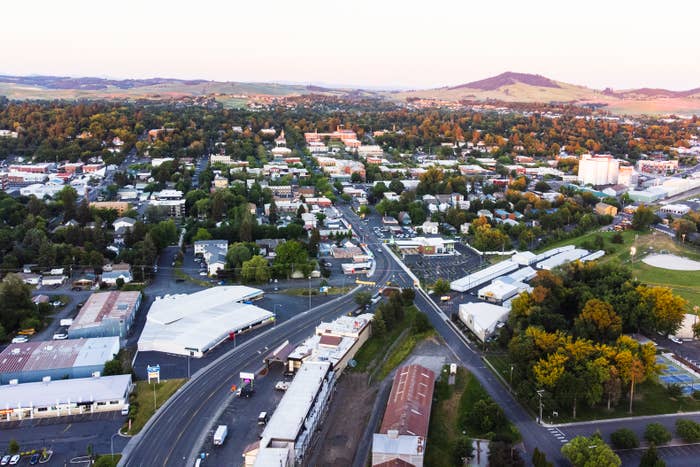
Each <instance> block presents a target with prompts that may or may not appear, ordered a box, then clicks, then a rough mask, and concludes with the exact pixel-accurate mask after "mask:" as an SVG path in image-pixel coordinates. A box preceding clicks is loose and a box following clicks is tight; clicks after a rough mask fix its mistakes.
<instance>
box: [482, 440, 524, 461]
mask: <svg viewBox="0 0 700 467" xmlns="http://www.w3.org/2000/svg"><path fill="white" fill-rule="evenodd" d="M489 465H494V466H495V465H498V466H503V467H525V461H523V458H522V457H521V456H520V450H518V449H515V448H514V447H513V445H512V444H510V443H506V442H503V441H491V442H490V443H489Z"/></svg>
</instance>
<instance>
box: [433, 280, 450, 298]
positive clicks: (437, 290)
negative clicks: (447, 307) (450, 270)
mask: <svg viewBox="0 0 700 467" xmlns="http://www.w3.org/2000/svg"><path fill="white" fill-rule="evenodd" d="M449 291H450V283H449V282H447V280H445V279H442V278H440V279H438V280H436V281H435V284H433V293H434V294H435V295H443V294H446V293H448V292H449Z"/></svg>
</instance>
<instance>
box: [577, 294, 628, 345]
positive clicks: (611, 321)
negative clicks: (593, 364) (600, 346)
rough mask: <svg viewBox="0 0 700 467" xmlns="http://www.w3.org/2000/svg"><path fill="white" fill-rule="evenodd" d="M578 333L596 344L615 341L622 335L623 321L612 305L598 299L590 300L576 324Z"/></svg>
mask: <svg viewBox="0 0 700 467" xmlns="http://www.w3.org/2000/svg"><path fill="white" fill-rule="evenodd" d="M574 328H575V329H576V333H577V334H578V335H579V336H581V337H584V338H587V339H592V340H594V341H596V342H607V341H613V340H615V339H617V338H618V336H619V335H620V334H621V333H622V319H621V318H620V317H619V316H618V315H617V314H616V313H615V310H613V307H612V305H610V304H609V303H607V302H604V301H602V300H599V299H597V298H593V299H591V300H588V301H587V302H586V304H585V305H584V307H583V310H582V311H581V314H580V315H579V316H578V318H576V321H575V322H574Z"/></svg>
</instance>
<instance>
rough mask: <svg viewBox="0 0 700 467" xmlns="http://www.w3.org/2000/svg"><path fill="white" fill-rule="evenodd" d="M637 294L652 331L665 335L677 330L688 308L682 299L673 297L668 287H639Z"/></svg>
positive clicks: (676, 296)
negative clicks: (647, 314) (650, 322)
mask: <svg viewBox="0 0 700 467" xmlns="http://www.w3.org/2000/svg"><path fill="white" fill-rule="evenodd" d="M637 292H638V293H639V297H640V299H641V303H640V306H641V307H643V308H644V309H645V310H647V311H648V312H649V314H650V316H651V321H652V325H653V326H654V330H656V331H659V332H661V333H664V334H666V335H668V334H673V333H674V332H676V331H677V330H678V328H679V327H680V325H681V323H683V318H684V315H685V312H686V310H687V307H688V302H687V301H686V300H685V299H684V298H682V297H680V296H678V295H675V294H674V293H673V291H672V290H671V289H670V288H668V287H647V286H644V285H640V286H639V287H637Z"/></svg>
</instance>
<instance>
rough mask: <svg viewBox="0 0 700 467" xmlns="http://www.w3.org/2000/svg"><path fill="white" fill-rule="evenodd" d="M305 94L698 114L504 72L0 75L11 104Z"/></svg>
mask: <svg viewBox="0 0 700 467" xmlns="http://www.w3.org/2000/svg"><path fill="white" fill-rule="evenodd" d="M305 94H323V95H326V96H341V97H351V98H352V97H366V96H374V97H377V96H380V97H383V98H385V99H389V100H394V101H400V102H410V101H415V100H420V99H423V100H426V101H435V103H436V104H438V105H439V104H441V103H444V102H460V101H470V102H486V101H491V102H493V101H496V102H501V103H506V104H507V103H509V102H510V103H515V102H525V103H535V102H541V103H550V102H569V103H574V104H580V105H583V104H598V105H601V106H604V107H605V109H606V110H609V111H611V112H613V113H620V114H670V113H677V114H687V115H690V114H694V113H695V114H697V113H700V88H695V89H690V90H687V91H669V90H667V89H655V88H641V89H626V90H613V89H609V88H608V89H605V90H596V89H591V88H588V87H585V86H579V85H575V84H570V83H564V82H561V81H556V80H553V79H551V78H547V77H545V76H541V75H535V74H529V73H515V72H510V71H508V72H505V73H501V74H499V75H497V76H492V77H489V78H485V79H481V80H478V81H472V82H468V83H464V84H458V85H455V86H445V87H441V88H435V89H420V90H409V91H381V92H378V91H370V90H361V89H338V88H331V87H325V86H324V87H321V86H315V85H308V86H306V85H298V84H280V83H241V82H232V81H208V80H203V79H195V80H181V79H172V78H149V79H124V80H115V79H105V78H95V77H85V78H73V77H66V76H8V75H0V95H4V96H7V97H9V98H11V99H71V100H72V99H127V100H134V99H153V100H164V99H177V98H183V97H203V96H207V97H215V98H216V99H217V100H219V101H221V102H224V103H225V105H241V104H244V103H245V102H246V101H248V100H250V99H256V98H260V97H262V98H266V97H282V96H299V95H305Z"/></svg>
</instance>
